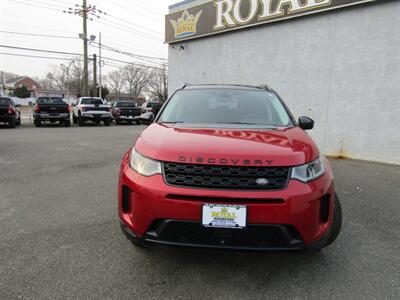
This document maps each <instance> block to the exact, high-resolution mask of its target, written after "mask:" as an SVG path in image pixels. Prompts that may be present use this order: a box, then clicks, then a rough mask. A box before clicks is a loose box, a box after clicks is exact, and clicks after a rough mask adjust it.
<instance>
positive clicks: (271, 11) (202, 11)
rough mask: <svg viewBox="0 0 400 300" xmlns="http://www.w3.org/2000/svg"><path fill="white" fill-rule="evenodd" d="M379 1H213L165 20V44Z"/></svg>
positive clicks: (169, 15) (177, 12) (173, 14)
mask: <svg viewBox="0 0 400 300" xmlns="http://www.w3.org/2000/svg"><path fill="white" fill-rule="evenodd" d="M379 1H380V0H214V1H206V2H204V3H202V4H199V5H194V6H192V7H189V8H186V9H183V10H180V11H176V12H173V13H171V14H168V15H167V16H166V22H165V24H166V28H165V42H166V43H174V42H179V41H183V40H188V39H194V38H199V37H203V36H208V35H212V34H219V33H223V32H226V31H231V30H237V29H242V28H246V27H249V26H257V25H262V24H265V23H270V22H276V21H281V20H285V19H289V18H295V17H300V16H304V15H308V14H312V13H318V12H323V11H327V10H331V9H337V8H341V7H347V6H351V5H356V4H361V3H367V2H379Z"/></svg>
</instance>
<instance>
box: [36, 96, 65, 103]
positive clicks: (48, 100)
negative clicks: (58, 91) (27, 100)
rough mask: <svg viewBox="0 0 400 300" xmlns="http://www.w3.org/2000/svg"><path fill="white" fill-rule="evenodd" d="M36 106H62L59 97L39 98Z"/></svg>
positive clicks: (61, 100)
mask: <svg viewBox="0 0 400 300" xmlns="http://www.w3.org/2000/svg"><path fill="white" fill-rule="evenodd" d="M37 103H38V104H64V101H63V99H62V98H60V97H40V98H38V99H37Z"/></svg>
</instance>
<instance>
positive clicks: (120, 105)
mask: <svg viewBox="0 0 400 300" xmlns="http://www.w3.org/2000/svg"><path fill="white" fill-rule="evenodd" d="M116 107H136V104H135V103H134V102H117V104H116Z"/></svg>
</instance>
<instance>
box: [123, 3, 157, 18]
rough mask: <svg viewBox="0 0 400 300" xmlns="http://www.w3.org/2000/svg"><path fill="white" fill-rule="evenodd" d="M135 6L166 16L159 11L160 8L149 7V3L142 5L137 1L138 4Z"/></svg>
mask: <svg viewBox="0 0 400 300" xmlns="http://www.w3.org/2000/svg"><path fill="white" fill-rule="evenodd" d="M125 1H126V2H128V3H130V4H132V2H131V1H129V0H125ZM135 5H136V6H139V7H141V8H144V9H147V10H149V11H151V12H153V13H154V14H158V15H159V14H164V12H163V11H162V10H161V9H158V8H156V7H154V6H152V5H149V4H148V3H142V2H139V3H138V1H136V4H135Z"/></svg>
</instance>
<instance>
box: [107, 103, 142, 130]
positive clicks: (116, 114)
mask: <svg viewBox="0 0 400 300" xmlns="http://www.w3.org/2000/svg"><path fill="white" fill-rule="evenodd" d="M111 108H112V114H113V118H114V121H115V124H117V125H118V124H120V123H123V122H127V123H129V124H132V123H133V122H135V123H137V120H136V119H135V117H137V116H140V115H141V108H140V107H138V106H137V105H136V103H135V102H133V101H116V102H114V104H113V105H112V106H111Z"/></svg>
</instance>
